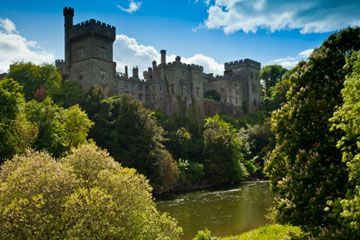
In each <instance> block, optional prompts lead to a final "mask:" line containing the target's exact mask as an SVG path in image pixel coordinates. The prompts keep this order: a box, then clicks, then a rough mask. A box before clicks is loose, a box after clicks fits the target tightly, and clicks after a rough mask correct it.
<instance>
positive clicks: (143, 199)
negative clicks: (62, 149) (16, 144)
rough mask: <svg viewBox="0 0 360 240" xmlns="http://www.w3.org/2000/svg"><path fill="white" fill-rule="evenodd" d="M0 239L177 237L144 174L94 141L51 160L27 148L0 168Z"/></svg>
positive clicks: (179, 233)
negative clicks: (154, 200)
mask: <svg viewBox="0 0 360 240" xmlns="http://www.w3.org/2000/svg"><path fill="white" fill-rule="evenodd" d="M0 186H1V187H0V212H1V214H0V238H1V239H124V240H125V239H158V240H166V239H168V240H173V239H175V240H176V239H179V238H180V235H181V229H180V228H178V227H177V226H176V222H175V221H174V220H173V219H172V218H170V217H169V216H168V215H166V214H160V213H159V212H158V211H157V210H156V208H155V203H154V202H153V200H152V196H151V187H150V186H149V184H148V182H147V180H146V179H145V177H144V176H142V175H139V174H137V173H136V171H135V170H133V169H127V168H123V167H121V165H120V164H118V163H116V162H115V161H114V160H113V159H112V158H111V157H110V156H109V155H108V154H107V152H106V151H103V150H100V149H98V148H97V147H96V146H95V145H93V144H88V145H83V146H81V147H79V148H78V149H74V150H73V151H72V152H71V153H70V154H69V155H68V156H66V157H65V158H63V159H60V161H55V160H54V159H53V158H52V157H51V156H50V155H48V154H46V153H38V152H31V151H30V152H27V153H26V154H25V155H21V156H15V157H14V158H13V159H12V160H9V161H7V162H5V163H4V164H3V165H2V167H1V171H0Z"/></svg>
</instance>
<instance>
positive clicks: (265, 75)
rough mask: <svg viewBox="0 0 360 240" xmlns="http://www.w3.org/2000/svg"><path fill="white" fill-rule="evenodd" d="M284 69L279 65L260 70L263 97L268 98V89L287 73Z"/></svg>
mask: <svg viewBox="0 0 360 240" xmlns="http://www.w3.org/2000/svg"><path fill="white" fill-rule="evenodd" d="M287 71H288V70H287V69H286V68H283V67H282V66H280V65H276V64H274V65H267V66H265V67H263V68H262V69H261V72H260V79H262V80H263V81H264V82H265V94H264V95H265V97H269V96H270V92H271V91H270V88H271V87H274V86H275V85H276V84H277V83H278V82H280V80H281V79H282V76H283V75H284V74H285V73H286V72H287Z"/></svg>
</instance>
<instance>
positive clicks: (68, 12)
mask: <svg viewBox="0 0 360 240" xmlns="http://www.w3.org/2000/svg"><path fill="white" fill-rule="evenodd" d="M63 14H64V29H65V62H67V63H69V62H70V33H71V30H72V27H73V18H74V9H73V8H71V7H65V8H64V10H63Z"/></svg>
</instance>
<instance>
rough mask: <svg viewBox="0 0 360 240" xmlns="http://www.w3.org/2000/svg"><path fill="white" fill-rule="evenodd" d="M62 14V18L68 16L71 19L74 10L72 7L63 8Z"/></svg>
mask: <svg viewBox="0 0 360 240" xmlns="http://www.w3.org/2000/svg"><path fill="white" fill-rule="evenodd" d="M63 14H64V16H67V15H70V16H71V17H73V16H74V9H73V8H72V7H64V9H63Z"/></svg>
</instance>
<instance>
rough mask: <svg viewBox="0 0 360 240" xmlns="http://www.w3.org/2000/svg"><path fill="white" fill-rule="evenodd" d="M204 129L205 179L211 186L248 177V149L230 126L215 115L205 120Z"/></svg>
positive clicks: (231, 182)
mask: <svg viewBox="0 0 360 240" xmlns="http://www.w3.org/2000/svg"><path fill="white" fill-rule="evenodd" d="M204 128H205V130H204V145H205V147H204V151H205V162H204V170H205V174H206V178H207V179H209V180H210V179H211V180H210V181H211V183H212V184H234V183H238V182H240V180H242V179H243V178H244V177H246V176H248V174H249V172H248V170H247V168H246V165H247V164H248V162H247V161H246V158H245V156H246V154H247V150H248V149H247V146H246V143H245V141H244V139H241V138H239V136H238V134H237V132H236V130H235V129H234V128H233V127H232V126H231V124H229V123H227V122H225V121H224V120H222V119H221V118H220V116H219V115H215V116H214V117H212V118H207V119H206V120H205V126H204ZM250 165H251V164H249V167H250ZM249 169H250V168H249Z"/></svg>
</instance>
